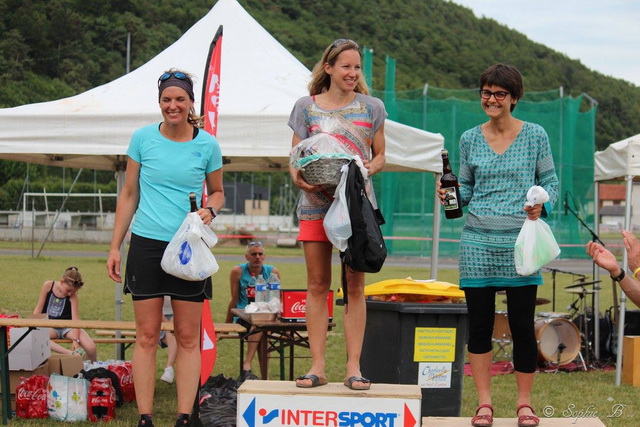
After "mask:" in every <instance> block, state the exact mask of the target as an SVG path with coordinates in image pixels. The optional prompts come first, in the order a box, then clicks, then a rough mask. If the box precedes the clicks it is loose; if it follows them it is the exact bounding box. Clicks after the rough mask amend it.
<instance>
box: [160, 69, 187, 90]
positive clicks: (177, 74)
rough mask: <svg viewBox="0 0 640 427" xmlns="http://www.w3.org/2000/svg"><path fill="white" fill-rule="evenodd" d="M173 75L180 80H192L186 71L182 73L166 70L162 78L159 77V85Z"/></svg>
mask: <svg viewBox="0 0 640 427" xmlns="http://www.w3.org/2000/svg"><path fill="white" fill-rule="evenodd" d="M172 76H173V77H175V78H176V79H178V80H187V81H189V82H190V81H191V79H190V78H189V76H187V75H186V74H185V73H181V72H180V71H172V72H166V73H164V74H163V75H161V76H160V78H159V79H158V86H160V83H162V82H164V81H165V80H169V79H170V78H171V77H172Z"/></svg>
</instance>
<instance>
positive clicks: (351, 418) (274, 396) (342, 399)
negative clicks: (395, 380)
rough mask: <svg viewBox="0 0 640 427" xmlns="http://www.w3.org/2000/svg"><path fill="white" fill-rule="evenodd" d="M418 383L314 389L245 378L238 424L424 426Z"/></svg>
mask: <svg viewBox="0 0 640 427" xmlns="http://www.w3.org/2000/svg"><path fill="white" fill-rule="evenodd" d="M421 399H422V392H421V390H420V387H419V386H418V385H417V384H416V385H401V384H372V385H371V389H369V390H366V391H356V390H350V389H349V388H347V387H345V386H344V385H343V384H342V383H329V384H327V385H323V386H319V387H314V388H299V387H296V385H295V383H294V382H293V381H245V382H244V383H243V384H242V386H240V388H239V389H238V412H237V425H238V427H262V426H298V427H306V426H376V427H415V426H419V425H420V421H421V420H420V404H421Z"/></svg>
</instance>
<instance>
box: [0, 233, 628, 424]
mask: <svg viewBox="0 0 640 427" xmlns="http://www.w3.org/2000/svg"><path fill="white" fill-rule="evenodd" d="M1 249H20V250H29V251H30V249H31V245H30V244H28V243H10V242H0V250H1ZM35 249H36V253H37V250H38V249H39V245H36V246H35ZM56 251H71V253H74V254H77V255H74V256H59V255H56ZM243 252H244V249H243V248H241V247H239V246H226V245H225V246H221V247H216V248H215V249H214V253H217V254H233V255H237V258H238V261H237V262H230V261H220V260H219V264H220V271H219V272H218V273H217V274H216V275H214V299H213V301H212V314H213V318H214V321H216V322H224V317H225V310H226V305H227V303H228V300H229V279H228V277H229V272H230V270H231V268H232V267H233V265H235V264H237V263H239V262H241V261H242V260H243V257H242V254H243ZM267 252H268V257H267V262H268V263H272V264H275V265H277V266H278V269H279V270H280V271H281V273H282V286H283V288H288V289H292V288H304V287H305V267H304V263H303V262H302V261H300V262H291V258H296V257H300V258H301V257H302V251H301V250H300V249H295V248H291V249H284V248H268V249H267ZM106 253H107V247H106V246H105V245H81V244H62V243H56V244H48V245H47V246H46V249H45V252H44V256H42V255H41V256H40V257H39V258H38V259H32V258H31V256H30V255H11V254H9V255H0V271H2V274H1V275H0V289H1V292H2V293H1V296H0V309H1V310H2V311H5V312H17V313H19V314H20V315H21V316H24V317H26V316H27V315H29V314H30V313H31V312H32V311H33V307H34V306H35V304H36V301H37V297H38V292H39V289H40V287H41V285H42V282H44V281H45V280H50V279H56V280H57V279H60V276H61V275H62V273H63V272H64V269H65V268H66V267H68V266H77V267H78V268H79V269H80V271H81V273H82V274H83V277H84V282H85V286H84V288H83V289H82V290H81V291H80V293H79V298H80V313H81V316H82V318H83V319H101V320H112V319H115V290H116V286H119V285H116V284H114V283H113V282H111V281H110V280H109V278H108V277H107V275H106V268H105V261H106ZM333 273H334V274H333V283H332V289H334V290H337V289H338V283H339V274H338V273H339V266H337V265H336V266H334V271H333ZM408 276H411V277H413V278H416V279H427V278H429V277H430V271H429V260H425V261H424V267H406V266H398V267H395V266H391V265H388V266H386V267H385V268H384V269H383V270H382V272H380V273H378V274H370V275H367V279H366V280H367V284H371V283H375V282H377V281H380V280H385V279H394V278H396V279H397V278H405V277H408ZM438 278H439V280H443V281H448V282H452V283H457V280H458V272H457V271H456V270H441V271H439V272H438ZM571 280H572V278H571V277H570V276H568V275H558V276H557V278H556V311H566V310H565V309H566V307H567V306H568V305H569V304H570V303H571V302H573V301H574V299H575V295H573V294H569V293H566V292H564V291H563V288H564V287H565V286H567V285H570V284H572V281H571ZM607 282H608V281H605V283H603V289H604V291H603V292H601V303H600V307H601V310H604V309H606V308H608V307H610V306H611V305H612V303H613V297H612V292H611V291H610V284H609V283H607ZM618 295H619V294H618ZM538 296H539V297H542V298H547V299H549V300H551V299H552V287H551V276H550V273H545V285H544V286H542V287H540V290H539V293H538ZM503 298H504V297H503V296H498V297H497V299H496V301H497V305H496V309H497V310H506V305H504V304H503V303H502V299H503ZM124 300H125V303H124V305H123V307H122V318H123V320H132V319H133V313H132V305H131V302H130V298H129V297H128V296H127V297H125V298H124ZM628 308H630V309H635V308H636V307H635V306H633V305H631V306H628ZM341 311H342V308H341V307H336V314H335V315H334V320H335V322H336V323H337V327H336V328H335V329H334V331H333V332H332V333H331V334H330V337H329V342H328V349H327V374H328V376H329V379H330V381H342V379H343V377H344V354H345V349H344V339H343V335H342V319H341ZM539 311H551V305H550V304H548V305H543V306H540V307H539ZM296 354H297V355H303V356H304V355H308V350H304V349H296ZM114 355H115V348H114V346H113V345H100V346H99V355H98V356H99V358H100V359H102V360H106V359H111V358H113V357H114ZM127 356H128V357H131V350H129V351H128V352H127ZM165 361H166V352H165V351H164V350H159V351H158V363H157V367H158V369H157V372H158V375H157V377H158V378H159V377H160V375H161V369H162V368H163V367H164V363H165ZM270 363H271V365H270V372H269V374H270V375H269V376H270V379H272V380H276V379H279V367H278V362H277V359H275V358H274V359H272V360H271V362H270ZM308 366H309V359H305V358H301V359H298V360H296V373H298V374H303V373H305V372H306V370H307V369H308ZM385 368H386V367H382V366H381V367H380V369H385ZM257 370H258V367H257V360H256V361H254V371H257ZM220 373H222V374H224V375H226V376H228V377H235V376H237V375H238V342H237V341H236V340H223V341H220V342H219V349H218V360H217V363H216V367H215V369H214V372H213V374H214V375H216V374H220ZM364 374H365V375H366V372H365V373H364ZM493 393H494V405H495V406H496V413H495V416H497V417H514V416H515V407H516V403H515V402H516V400H515V399H516V394H515V377H514V375H498V376H496V377H494V378H493ZM638 396H639V393H638V390H636V389H635V388H633V387H630V386H628V385H622V386H619V387H617V386H615V371H614V370H592V371H589V372H572V373H565V372H559V373H556V374H554V373H541V374H538V375H537V377H536V385H535V389H534V393H533V402H532V403H533V406H534V407H535V408H536V409H537V411H538V414H539V415H541V416H542V415H543V414H546V415H550V416H553V417H563V418H567V419H568V420H571V421H573V420H574V419H576V420H577V421H576V423H575V425H580V418H587V417H593V416H598V417H600V419H602V420H603V422H604V423H605V424H606V425H607V426H632V425H640V411H639V410H638V403H637V402H638ZM475 406H476V393H475V389H474V386H473V380H472V378H471V377H465V379H464V387H463V390H462V415H463V416H466V417H469V416H472V415H473V412H474V410H475ZM543 408H545V409H544V410H543ZM174 411H175V386H173V385H168V384H165V383H163V382H161V381H158V382H157V384H156V398H155V414H154V418H155V419H156V421H157V425H160V426H165V425H166V426H168V425H173V417H174ZM611 414H613V416H611V417H608V415H611ZM136 422H137V411H136V407H135V403H129V404H126V405H125V406H123V407H122V408H118V410H117V421H115V422H113V423H111V425H114V426H131V425H135V424H136ZM12 424H15V425H24V426H41V425H43V423H42V422H41V421H39V422H34V421H28V420H15V421H14V422H13V423H12ZM55 424H57V423H55V422H49V424H48V425H55ZM568 424H569V423H568ZM77 425H89V423H79V424H77Z"/></svg>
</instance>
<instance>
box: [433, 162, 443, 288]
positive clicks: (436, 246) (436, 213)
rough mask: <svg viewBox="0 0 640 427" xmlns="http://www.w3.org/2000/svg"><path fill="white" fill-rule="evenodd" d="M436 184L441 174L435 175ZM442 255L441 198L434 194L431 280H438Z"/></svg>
mask: <svg viewBox="0 0 640 427" xmlns="http://www.w3.org/2000/svg"><path fill="white" fill-rule="evenodd" d="M433 176H434V178H435V182H438V181H439V180H440V177H441V176H442V174H441V173H437V172H436V173H434V174H433ZM439 255H440V198H439V197H438V193H437V192H434V199H433V239H432V240H431V279H433V280H438V257H439Z"/></svg>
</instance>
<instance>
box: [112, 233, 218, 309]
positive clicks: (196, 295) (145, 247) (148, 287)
mask: <svg viewBox="0 0 640 427" xmlns="http://www.w3.org/2000/svg"><path fill="white" fill-rule="evenodd" d="M168 244H169V242H164V241H162V240H155V239H148V238H146V237H141V236H138V235H136V234H133V233H132V234H131V243H130V245H129V254H128V256H127V268H126V271H125V279H124V293H125V294H129V293H130V294H132V296H133V299H147V298H159V297H162V296H165V295H168V296H170V297H172V298H175V299H178V300H184V301H196V302H202V301H204V300H205V299H211V295H212V286H211V278H210V277H209V278H207V279H205V280H201V281H190V280H184V279H180V278H178V277H175V276H172V275H171V274H168V273H166V272H165V271H164V270H163V269H162V267H161V266H160V262H161V261H162V255H163V254H164V250H165V248H166V247H167V245H168Z"/></svg>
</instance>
